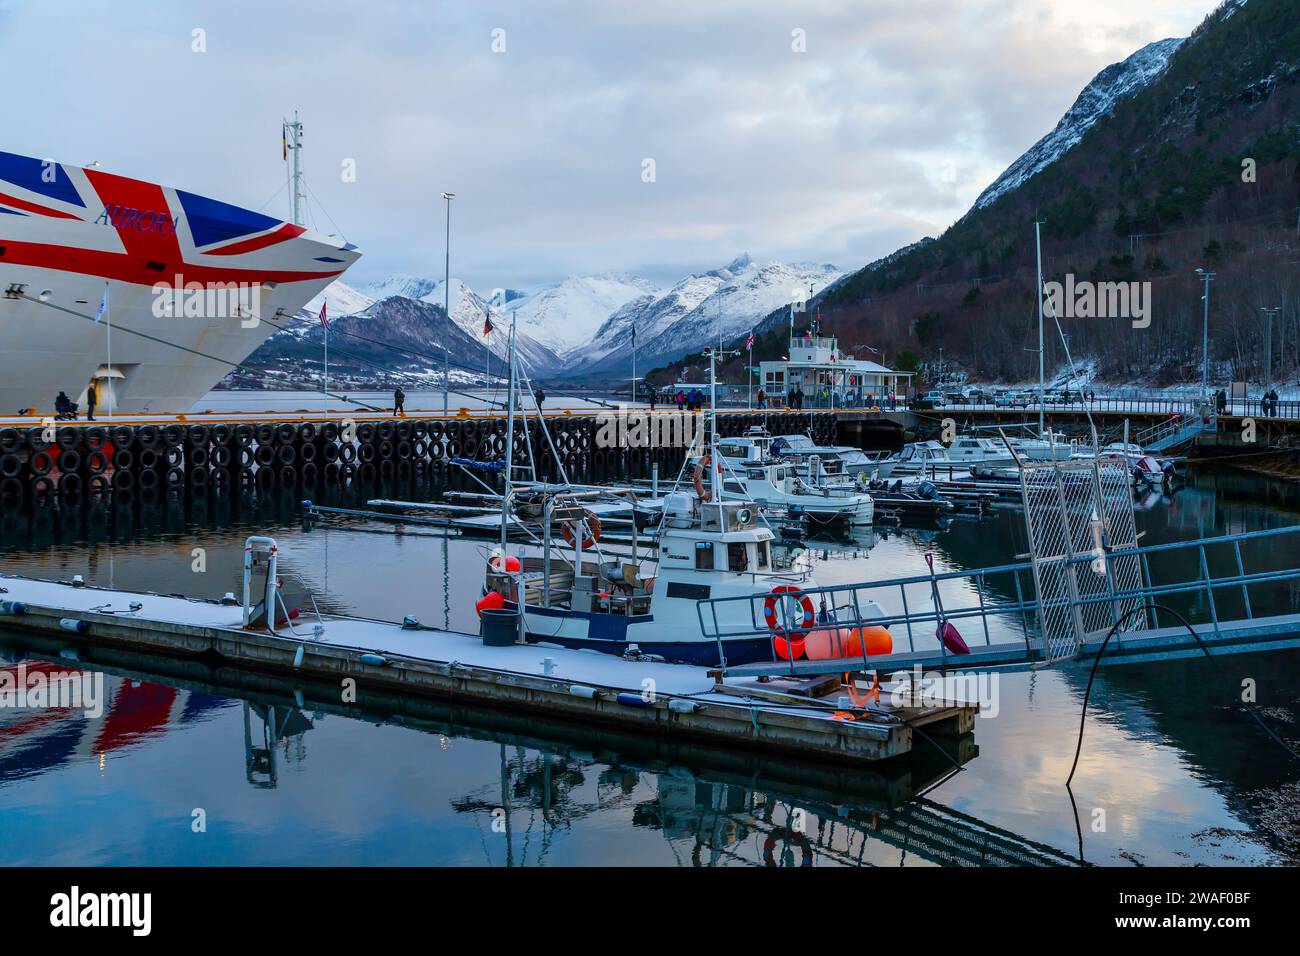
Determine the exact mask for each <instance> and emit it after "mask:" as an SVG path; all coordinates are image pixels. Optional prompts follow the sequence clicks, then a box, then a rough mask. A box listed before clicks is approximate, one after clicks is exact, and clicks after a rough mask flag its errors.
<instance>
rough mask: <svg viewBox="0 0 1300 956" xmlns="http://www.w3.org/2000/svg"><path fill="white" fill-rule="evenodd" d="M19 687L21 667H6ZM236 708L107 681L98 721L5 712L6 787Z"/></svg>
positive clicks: (73, 714)
mask: <svg viewBox="0 0 1300 956" xmlns="http://www.w3.org/2000/svg"><path fill="white" fill-rule="evenodd" d="M22 667H23V670H22V672H21V673H22V674H23V675H25V676H28V679H29V680H30V675H34V674H37V673H41V674H45V675H46V676H47V677H49V678H51V679H53V678H54V677H55V676H56V675H58V674H64V673H68V672H69V671H70V670H72V669H70V668H67V667H62V666H60V665H58V664H51V663H46V662H43V661H33V660H29V661H26V662H25V663H24V664H23V665H22ZM0 670H3V671H7V672H9V680H10V681H11V683H13V684H14V685H15V686H16V684H17V682H18V681H19V679H20V676H19V675H20V669H19V667H18V666H17V665H0ZM234 703H235V702H234V701H232V700H230V699H228V698H225V697H214V696H212V695H210V694H203V693H200V692H198V691H187V690H177V689H176V688H174V687H168V686H166V685H164V684H153V683H149V682H148V681H133V680H129V679H126V678H122V677H115V676H112V675H107V674H106V675H105V676H104V701H103V705H104V712H103V714H102V716H100V717H98V718H92V717H88V716H87V715H86V714H85V712H84V711H81V710H76V709H71V708H66V707H48V708H41V709H33V708H19V709H10V708H0V787H2V786H4V785H6V784H8V783H10V782H12V781H14V780H21V779H23V778H24V777H33V776H39V775H40V774H44V773H49V772H50V771H52V770H55V769H57V768H59V767H62V766H64V765H67V764H71V763H77V762H83V761H90V760H98V759H99V758H101V757H103V756H106V755H108V754H111V753H116V752H123V751H126V750H129V749H130V748H131V747H133V746H135V745H136V744H139V743H143V742H144V741H146V740H149V739H150V738H153V737H160V736H162V735H163V734H165V733H167V732H169V731H171V730H176V729H180V728H183V727H186V726H188V725H190V724H193V723H195V722H197V721H200V720H204V719H206V718H207V717H209V716H212V715H214V714H215V713H216V712H217V711H218V710H220V709H222V708H224V707H229V706H231V705H233V704H234Z"/></svg>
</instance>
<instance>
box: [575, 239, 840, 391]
mask: <svg viewBox="0 0 1300 956" xmlns="http://www.w3.org/2000/svg"><path fill="white" fill-rule="evenodd" d="M840 274H841V273H840V270H839V269H837V268H836V267H835V266H832V265H824V264H812V263H796V264H786V263H783V262H763V263H759V262H754V261H753V260H752V259H751V258H750V257H749V256H748V255H741V256H739V257H737V258H736V259H734V260H732V261H731V262H730V263H728V264H727V265H726V266H725V267H723V268H721V269H714V270H712V271H710V272H704V273H699V274H696V275H691V276H687V277H686V278H685V279H682V280H681V281H680V282H678V283H677V284H676V285H674V286H673V287H672V288H671V289H669V290H668V291H667V292H664V293H663V294H660V295H654V294H651V295H645V296H641V297H640V298H637V299H633V300H631V301H629V302H628V303H626V304H625V305H624V306H623V307H622V308H621V309H619V310H618V311H617V312H615V313H614V314H613V315H612V316H610V318H609V320H608V321H606V322H605V323H604V324H603V325H602V326H601V327H600V329H599V330H598V331H597V332H596V335H595V337H594V339H593V340H592V341H591V343H590V344H588V345H585V346H581V347H579V348H576V349H573V350H571V351H569V352H567V353H566V354H565V355H564V359H565V364H566V366H567V367H569V368H581V369H582V370H583V371H584V372H587V371H593V372H594V371H614V370H616V369H621V368H624V367H626V366H630V365H631V362H632V330H633V328H635V329H636V346H637V362H638V364H639V365H640V366H641V367H642V368H650V367H652V366H654V365H662V364H663V363H664V362H668V361H671V360H673V359H675V358H678V357H679V356H682V355H685V354H687V353H689V352H694V351H698V350H699V349H701V348H703V347H704V346H706V345H710V344H714V343H716V342H717V341H718V339H719V338H721V339H722V341H723V342H730V341H733V340H734V339H736V338H737V337H739V336H741V335H743V334H744V333H745V332H747V331H748V330H749V329H751V328H754V327H756V326H757V324H758V323H759V322H760V321H761V320H762V319H763V318H764V317H766V316H767V315H768V313H770V312H771V311H772V310H773V309H777V308H780V307H781V306H782V305H784V304H786V303H788V302H790V301H791V300H792V299H793V298H795V297H796V296H797V295H799V294H801V293H803V292H811V293H812V294H816V293H817V292H818V291H820V290H821V289H822V288H824V287H825V286H826V285H827V284H828V283H830V282H832V281H834V280H835V279H836V278H838V277H839V276H840Z"/></svg>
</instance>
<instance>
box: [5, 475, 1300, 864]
mask: <svg viewBox="0 0 1300 956" xmlns="http://www.w3.org/2000/svg"><path fill="white" fill-rule="evenodd" d="M1271 498H1275V499H1277V500H1270V499H1271ZM1139 508H1140V511H1139V514H1138V522H1139V528H1140V529H1141V530H1143V531H1145V532H1146V536H1145V537H1144V539H1143V542H1144V543H1157V542H1160V541H1168V540H1179V539H1184V538H1190V537H1196V536H1198V535H1211V534H1216V533H1219V534H1221V533H1226V532H1231V531H1242V530H1252V529H1258V528H1267V527H1276V526H1281V525H1290V524H1295V523H1297V522H1300V510H1297V507H1296V504H1295V503H1294V502H1293V501H1288V500H1286V498H1285V496H1284V495H1281V494H1280V493H1279V492H1278V491H1277V490H1276V489H1275V488H1270V487H1269V486H1265V485H1263V484H1261V483H1258V482H1255V481H1253V480H1249V479H1243V478H1240V477H1236V476H1228V475H1203V476H1200V477H1198V478H1197V479H1196V480H1195V481H1194V482H1193V484H1192V485H1191V486H1189V487H1187V488H1184V489H1182V490H1181V491H1180V492H1178V493H1177V494H1176V495H1174V496H1172V497H1162V496H1159V495H1155V496H1151V497H1149V498H1147V499H1144V500H1143V501H1142V502H1141V503H1140V504H1139ZM254 530H255V531H257V532H266V531H268V530H269V531H270V532H271V533H273V534H275V535H276V537H277V538H278V540H279V541H280V543H281V547H282V558H281V569H282V574H283V576H284V578H285V587H286V592H288V594H289V596H290V604H291V605H292V604H294V603H296V604H298V605H299V606H302V607H306V608H310V607H311V606H312V600H313V598H314V600H315V601H316V602H317V604H318V605H319V606H320V608H321V609H322V610H336V611H348V612H353V613H357V614H362V615H370V616H374V617H382V618H387V619H399V618H400V617H401V616H402V615H404V614H414V615H415V616H417V617H418V618H419V619H420V620H421V621H423V622H424V623H426V624H433V625H438V626H447V627H452V628H460V629H473V628H475V627H476V624H475V619H474V610H473V603H474V600H475V598H476V597H477V594H478V590H479V587H480V585H481V582H482V560H483V558H482V556H483V554H484V553H485V544H484V543H483V542H478V541H474V540H470V539H465V538H452V539H450V540H449V539H447V538H445V537H442V536H440V534H439V533H438V532H437V531H436V530H435V529H427V528H416V527H410V528H408V529H406V531H405V533H403V534H398V535H394V534H392V533H390V532H389V531H388V530H386V529H380V528H379V527H377V526H372V525H369V524H355V523H348V524H331V525H330V526H328V527H318V528H317V529H315V530H314V531H312V532H310V533H306V532H304V531H303V530H302V528H301V527H300V526H299V525H298V524H297V523H296V518H295V515H294V509H293V507H292V505H291V504H289V505H286V506H285V507H284V509H283V511H281V512H279V513H278V514H277V513H272V512H271V511H270V510H269V509H267V510H264V511H263V512H262V513H261V514H258V513H256V512H242V513H240V514H239V515H238V516H236V517H234V518H232V517H231V514H230V511H229V509H228V508H226V509H224V510H223V509H219V508H216V507H212V508H209V509H208V510H206V511H205V510H204V509H202V508H199V509H197V510H195V509H189V510H187V509H186V508H184V507H182V506H179V505H177V506H173V507H172V508H171V509H170V510H166V509H164V510H163V511H161V512H159V513H149V514H143V513H141V514H136V515H119V516H115V517H113V516H106V515H95V514H91V515H88V516H86V517H84V518H80V519H77V520H66V519H63V520H61V519H59V518H57V517H56V516H52V515H48V514H46V515H37V516H35V517H34V518H19V517H17V516H12V515H7V516H3V520H2V521H0V571H3V572H5V573H16V574H26V575H32V576H36V577H41V578H48V579H58V580H65V579H68V578H70V577H71V576H72V575H73V574H81V575H83V576H84V577H85V578H86V580H87V581H88V582H90V583H93V584H101V585H112V586H116V587H121V588H126V589H142V590H152V591H160V592H176V593H184V594H187V595H191V596H202V597H220V596H221V595H222V594H223V593H224V592H226V591H237V590H238V584H239V572H238V567H239V561H240V556H241V546H242V541H243V538H244V537H245V535H247V534H248V533H250V532H251V531H254ZM195 549H202V550H201V551H196V550H195ZM1025 550H1026V546H1025V535H1024V529H1023V518H1022V515H1021V514H1020V513H1019V512H1018V511H1016V510H1013V509H1007V510H1001V511H999V512H997V513H996V514H995V515H993V516H992V517H989V518H985V519H983V520H981V521H978V522H976V521H958V522H956V523H954V524H953V525H952V526H951V527H950V528H948V529H945V530H941V531H935V530H928V531H921V530H910V529H901V530H896V531H887V532H886V531H879V532H875V533H870V534H867V535H864V536H862V537H860V538H858V539H857V540H855V541H852V542H847V543H843V542H841V543H825V542H811V543H810V544H809V547H808V548H806V549H804V550H802V551H800V552H798V553H795V554H793V555H790V556H789V558H790V560H794V561H798V562H810V563H811V564H812V566H813V567H814V570H815V572H816V575H817V578H818V580H819V582H821V583H827V584H829V583H840V582H850V581H856V580H863V579H867V578H884V577H891V576H897V575H903V574H913V573H923V572H924V570H925V564H924V555H925V553H926V552H927V551H932V552H933V553H934V555H935V557H936V564H937V565H938V566H941V567H943V568H961V567H974V566H980V565H988V564H997V563H1004V562H1007V561H1009V560H1011V559H1012V557H1013V556H1014V555H1016V554H1018V553H1021V552H1023V551H1025ZM200 556H201V557H202V559H203V560H202V562H201V563H202V569H201V570H200V569H199V568H200V562H199V557H200ZM1262 559H1263V560H1269V561H1272V562H1280V563H1282V564H1285V565H1289V566H1294V565H1295V563H1296V561H1297V560H1300V555H1279V554H1272V555H1266V556H1263V557H1262ZM1252 597H1254V595H1252ZM1259 606H1268V607H1270V608H1276V609H1287V610H1291V611H1295V610H1300V593H1296V592H1294V591H1292V590H1290V589H1287V588H1281V589H1279V592H1278V593H1268V594H1266V593H1263V592H1261V594H1260V595H1259V598H1258V603H1257V609H1258V607H1259ZM1186 610H1188V611H1189V613H1191V614H1192V615H1193V616H1194V617H1196V616H1197V615H1200V616H1201V617H1200V619H1204V614H1205V613H1206V612H1205V609H1204V608H1198V607H1196V606H1195V605H1194V604H1193V605H1188V606H1187V607H1186ZM430 640H431V641H436V640H437V635H436V634H430ZM0 651H2V652H3V653H4V658H5V661H4V666H15V665H16V664H17V662H19V661H21V660H27V661H29V662H30V661H34V660H36V659H38V658H40V657H42V656H43V654H48V653H49V649H48V648H39V647H33V646H32V645H31V642H30V639H24V638H21V637H19V636H17V635H13V634H6V633H4V632H2V631H0ZM95 666H96V667H97V668H100V669H102V671H103V672H104V673H105V675H106V687H107V689H108V692H109V697H110V706H109V707H108V708H107V710H106V713H105V715H104V717H103V718H102V719H99V720H91V719H86V718H84V717H82V716H80V714H79V713H67V712H31V711H25V712H24V711H11V712H8V713H6V712H4V711H0V841H3V845H4V846H5V847H6V848H7V853H6V854H5V862H6V863H9V864H22V865H34V864H35V865H39V864H200V865H204V864H226V865H230V864H443V865H461V864H463V865H481V866H510V865H513V866H537V865H664V866H709V865H748V866H764V865H796V866H797V865H803V864H812V865H817V866H834V865H876V866H930V865H942V864H947V863H981V862H983V863H1006V862H1012V863H1029V864H1035V865H1060V866H1070V865H1079V863H1080V858H1081V856H1082V859H1083V860H1084V861H1086V862H1087V863H1088V864H1099V865H1113V866H1136V865H1158V864H1169V865H1195V864H1209V865H1215V864H1235V865H1255V864H1279V863H1291V864H1295V863H1297V862H1300V809H1298V808H1300V789H1298V788H1297V781H1298V780H1300V768H1298V766H1297V764H1296V763H1295V762H1293V761H1290V760H1288V758H1287V757H1286V755H1285V754H1284V753H1283V752H1282V751H1281V750H1280V748H1278V747H1277V745H1276V744H1275V743H1274V742H1273V741H1271V740H1270V739H1269V738H1268V737H1267V736H1266V735H1265V734H1264V733H1263V732H1261V731H1260V730H1259V728H1258V727H1257V726H1256V725H1255V724H1254V723H1253V722H1252V721H1251V720H1250V719H1249V718H1248V717H1246V716H1245V715H1244V714H1242V713H1240V712H1239V711H1237V710H1235V709H1234V708H1233V707H1231V706H1230V704H1231V702H1232V701H1234V700H1236V699H1237V698H1238V696H1239V694H1240V687H1241V682H1242V680H1243V679H1245V678H1252V679H1254V680H1255V681H1257V682H1258V687H1259V701H1260V704H1261V706H1262V707H1263V708H1264V711H1263V714H1262V716H1264V717H1265V718H1266V719H1267V720H1268V721H1269V723H1270V726H1272V727H1273V728H1274V729H1275V731H1276V732H1277V733H1278V734H1279V735H1280V736H1281V737H1283V738H1284V739H1287V740H1289V741H1290V742H1291V744H1292V745H1293V746H1295V744H1296V738H1297V737H1300V730H1298V729H1297V728H1298V726H1300V725H1297V723H1296V718H1297V714H1300V652H1298V651H1282V652H1276V653H1272V654H1267V655H1248V656H1239V657H1234V658H1220V659H1218V660H1217V661H1216V662H1215V663H1213V664H1212V663H1209V662H1206V661H1204V660H1193V661H1187V662H1178V663H1168V664H1159V665H1154V664H1153V665H1135V666H1131V667H1124V668H1110V669H1103V670H1102V671H1101V672H1100V673H1099V675H1098V678H1097V684H1096V686H1095V687H1094V689H1093V696H1092V705H1091V708H1090V713H1091V716H1090V717H1089V719H1088V722H1087V730H1086V738H1085V742H1084V753H1083V758H1082V760H1081V762H1080V767H1079V772H1078V774H1077V775H1076V777H1075V780H1074V784H1073V794H1071V793H1070V792H1069V791H1067V790H1066V789H1065V786H1064V782H1065V779H1066V776H1067V775H1068V774H1069V769H1070V763H1071V760H1072V758H1073V754H1074V744H1075V735H1076V733H1077V729H1078V724H1079V711H1080V706H1081V703H1082V697H1083V691H1084V686H1085V683H1086V679H1087V675H1086V673H1084V674H1081V675H1080V674H1075V673H1062V672H1056V671H1047V672H1037V673H1033V674H1016V675H1007V676H1003V677H1002V678H1001V679H1000V681H999V683H998V685H997V690H998V698H997V702H998V706H997V713H996V716H992V717H985V718H981V719H979V720H977V721H976V730H975V734H974V739H973V740H968V741H965V742H963V744H962V745H961V746H960V747H959V748H958V749H957V750H956V751H954V752H952V753H951V754H950V755H945V754H943V753H940V752H938V751H937V750H936V749H934V748H932V747H925V746H924V745H922V749H921V751H919V752H918V758H917V760H915V761H914V762H913V763H912V764H908V765H904V766H901V767H890V768H887V769H884V770H881V771H878V772H865V771H864V772H859V773H852V774H843V773H831V772H827V771H824V770H818V769H815V768H808V767H799V766H797V765H791V764H783V763H777V762H772V761H766V760H761V759H759V760H756V759H754V758H751V757H748V756H745V755H738V754H731V753H726V752H718V751H707V750H696V749H691V748H688V749H683V748H679V747H674V746H669V745H667V744H664V743H662V742H654V741H645V740H638V739H636V738H627V737H623V736H620V735H612V734H607V733H602V732H594V731H592V730H590V729H582V728H577V729H575V728H573V727H569V726H564V725H552V724H549V723H547V722H546V721H538V720H535V719H529V718H526V717H519V716H515V715H509V714H505V713H500V712H493V711H487V710H478V709H474V708H466V707H460V706H457V707H451V706H440V705H434V704H428V703H420V704H413V703H412V702H410V701H401V700H393V699H365V700H363V701H362V702H361V707H360V708H359V709H358V708H355V707H353V708H348V707H344V706H343V705H342V704H340V703H339V702H338V701H337V699H336V698H337V692H336V690H333V689H331V688H328V687H313V686H297V687H295V686H294V685H292V684H289V683H287V682H284V681H279V680H273V679H269V678H261V677H257V676H255V675H248V674H241V673H239V672H235V671H232V670H219V671H212V670H210V669H208V668H207V667H205V666H202V665H199V664H196V663H188V662H187V663H181V662H176V661H167V660H161V659H155V658H147V657H143V656H136V655H121V656H118V657H112V658H110V657H107V656H101V657H97V658H96V664H95ZM952 757H956V758H957V759H958V760H959V761H961V762H962V764H963V769H962V770H961V772H959V773H955V774H953V773H951V770H952ZM927 790H928V792H926V793H924V795H920V794H922V792H923V791H927ZM918 795H920V796H918ZM1072 797H1073V801H1072ZM198 810H201V811H202V813H203V816H204V817H205V819H206V830H205V831H204V832H195V828H194V826H193V821H194V819H195V812H196V811H198ZM795 830H801V831H802V833H803V834H805V835H806V836H801V835H798V834H795V833H794V831H795Z"/></svg>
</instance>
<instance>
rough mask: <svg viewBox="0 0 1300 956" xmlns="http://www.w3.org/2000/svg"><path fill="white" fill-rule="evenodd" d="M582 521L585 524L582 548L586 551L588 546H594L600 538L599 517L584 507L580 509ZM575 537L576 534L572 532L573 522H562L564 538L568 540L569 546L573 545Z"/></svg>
mask: <svg viewBox="0 0 1300 956" xmlns="http://www.w3.org/2000/svg"><path fill="white" fill-rule="evenodd" d="M582 521H583V523H584V524H585V525H586V526H587V536H586V537H585V538H583V539H582V550H584V551H586V550H587V549H588V548H593V547H595V546H596V542H597V541H599V540H600V518H599V517H597V516H596V515H595V514H594V513H593V512H591V511H588V510H587V509H586V508H584V509H583V510H582ZM577 538H578V536H577V535H576V534H574V532H573V522H571V521H566V522H565V523H564V540H565V541H567V542H569V546H570V547H573V543H574V541H576V540H577Z"/></svg>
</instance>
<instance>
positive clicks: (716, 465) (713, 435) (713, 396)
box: [709, 349, 722, 521]
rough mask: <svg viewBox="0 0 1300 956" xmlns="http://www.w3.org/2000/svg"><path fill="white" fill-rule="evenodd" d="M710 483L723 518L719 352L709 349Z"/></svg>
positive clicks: (720, 518)
mask: <svg viewBox="0 0 1300 956" xmlns="http://www.w3.org/2000/svg"><path fill="white" fill-rule="evenodd" d="M709 432H710V438H709V443H710V444H709V483H710V485H711V486H712V488H713V500H714V501H716V502H717V504H718V520H719V521H721V520H722V463H721V461H720V460H719V457H720V455H721V452H720V451H718V353H717V352H716V351H714V350H713V349H709Z"/></svg>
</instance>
